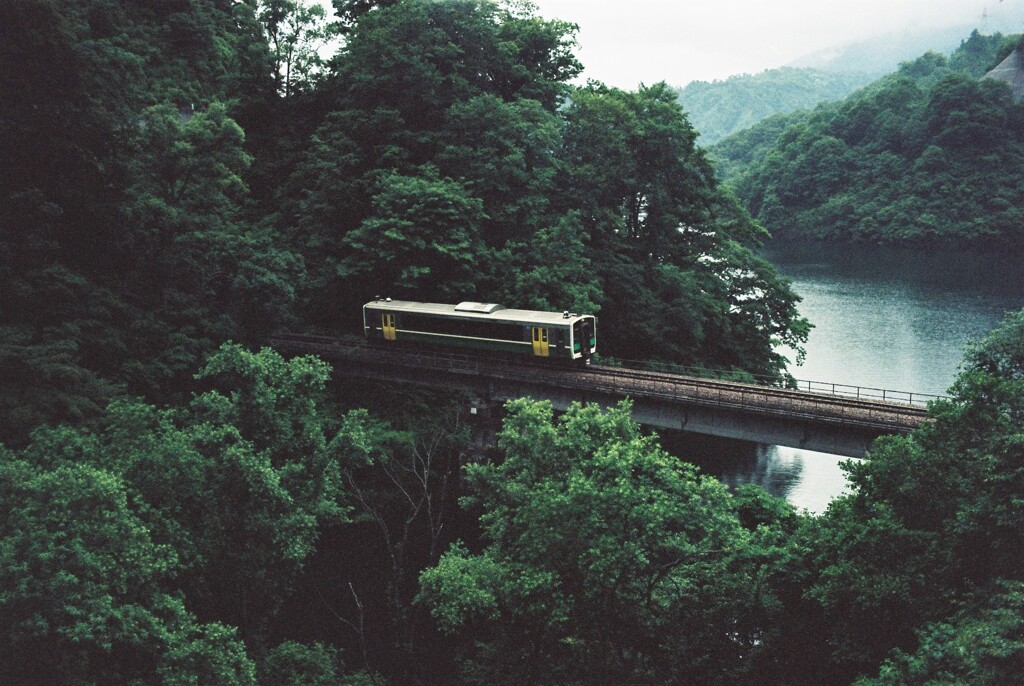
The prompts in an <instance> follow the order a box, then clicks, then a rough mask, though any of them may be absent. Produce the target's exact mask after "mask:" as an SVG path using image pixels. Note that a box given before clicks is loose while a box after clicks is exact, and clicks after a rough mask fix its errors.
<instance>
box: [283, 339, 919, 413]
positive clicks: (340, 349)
mask: <svg viewBox="0 0 1024 686" xmlns="http://www.w3.org/2000/svg"><path fill="white" fill-rule="evenodd" d="M271 344H272V345H274V347H276V348H278V349H280V350H282V351H286V352H295V353H300V354H301V353H307V354H308V353H314V354H320V355H322V356H324V357H327V358H340V359H347V360H351V361H354V362H359V363H361V364H362V365H363V369H368V368H369V366H372V365H384V366H387V367H389V368H394V367H396V366H403V367H411V368H415V369H420V370H435V371H440V372H445V373H449V374H461V375H476V376H486V377H488V378H491V379H503V380H507V381H510V382H516V383H529V384H541V385H545V386H549V387H551V386H554V387H558V388H563V389H572V390H578V391H580V392H581V394H582V395H584V396H585V395H586V394H587V393H607V394H612V395H620V396H632V397H644V398H655V399H665V400H672V401H673V402H677V403H691V404H699V405H711V406H717V407H725V408H731V409H736V410H740V411H743V412H753V413H760V414H766V415H776V416H785V417H796V418H806V419H811V420H814V421H817V422H825V423H837V424H847V425H850V424H853V425H859V426H864V427H870V428H873V429H882V430H892V431H898V432H906V431H909V430H911V429H913V428H915V427H916V426H919V425H920V424H921V423H923V422H924V421H925V419H926V414H927V413H926V409H925V408H924V407H922V406H921V405H920V404H919V403H915V402H913V400H914V399H919V398H922V397H924V395H923V394H917V393H914V394H910V393H907V394H905V396H906V397H902V396H899V395H895V396H894V393H895V392H893V391H885V392H883V393H880V394H875V395H868V394H866V393H861V392H860V391H864V390H870V391H875V390H881V389H857V391H856V392H855V393H849V394H845V393H837V392H835V390H836V389H842V388H844V387H842V386H841V385H840V384H823V386H825V387H826V390H832V391H833V392H832V393H828V392H818V391H816V390H814V389H812V388H810V387H809V388H808V390H805V389H803V388H782V387H777V386H759V385H755V384H748V383H741V382H736V381H723V380H719V379H709V378H700V377H692V376H684V375H680V374H677V373H668V372H660V371H650V370H643V369H634V368H626V367H608V366H601V365H591V366H589V367H584V368H567V367H560V366H557V365H553V364H543V363H536V362H533V361H520V360H515V361H511V360H503V359H497V358H493V357H485V356H480V355H473V354H469V353H462V352H449V351H444V352H440V351H432V350H419V349H398V348H393V347H384V346H374V345H370V344H368V343H366V342H365V341H361V340H358V339H354V340H346V339H338V338H332V337H327V336H312V335H298V334H288V335H281V336H278V337H276V338H275V339H273V340H272V341H271ZM845 388H854V389H856V388H857V387H845ZM911 396H913V398H911ZM929 397H930V398H933V399H934V398H937V397H938V396H929Z"/></svg>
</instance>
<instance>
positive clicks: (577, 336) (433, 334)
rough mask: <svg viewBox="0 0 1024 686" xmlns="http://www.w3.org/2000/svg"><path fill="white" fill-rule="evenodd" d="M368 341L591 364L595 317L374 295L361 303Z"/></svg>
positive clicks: (566, 312) (593, 349)
mask: <svg viewBox="0 0 1024 686" xmlns="http://www.w3.org/2000/svg"><path fill="white" fill-rule="evenodd" d="M363 332H364V333H365V335H366V338H367V339H368V340H370V341H381V342H384V343H391V342H401V341H405V342H408V343H413V344H417V345H423V346H443V347H458V348H472V349H474V350H480V351H488V352H494V353H500V354H506V355H512V356H521V357H524V358H525V357H527V356H531V357H535V358H547V359H552V360H565V361H569V362H575V363H577V364H579V363H582V364H589V362H590V359H591V357H592V356H593V354H594V353H595V352H597V320H596V318H595V317H594V316H593V315H589V314H575V313H572V312H568V311H565V312H544V311H538V310H517V309H509V308H505V307H503V306H501V305H498V304H495V303H480V302H461V303H458V304H455V305H451V304H445V303H428V302H414V301H409V300H392V299H391V298H379V297H378V298H374V299H373V301H371V302H368V303H366V304H365V305H363Z"/></svg>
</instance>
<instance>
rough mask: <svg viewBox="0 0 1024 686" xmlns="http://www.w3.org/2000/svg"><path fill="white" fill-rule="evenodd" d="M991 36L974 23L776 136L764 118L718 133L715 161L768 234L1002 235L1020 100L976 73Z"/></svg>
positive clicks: (1013, 234)
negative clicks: (758, 124) (946, 44)
mask: <svg viewBox="0 0 1024 686" xmlns="http://www.w3.org/2000/svg"><path fill="white" fill-rule="evenodd" d="M1002 42H1003V37H1002V36H999V35H996V36H990V37H982V36H980V35H978V34H977V33H975V34H974V35H972V36H971V38H970V39H968V40H967V41H965V43H964V44H963V45H961V47H960V49H959V50H958V51H957V52H956V53H954V55H953V56H952V57H951V58H949V59H947V58H945V57H944V56H942V55H938V54H935V53H929V54H926V55H924V56H922V57H921V58H919V59H918V60H915V61H914V62H910V63H907V64H904V65H903V66H902V67H901V68H900V70H899V71H898V72H897V73H895V74H892V75H890V76H887V77H885V78H883V79H880V80H878V81H877V82H875V83H874V84H871V85H870V86H868V87H866V88H864V89H863V90H861V91H858V92H857V93H855V94H854V95H852V96H850V97H849V98H848V99H847V100H846V101H844V102H842V103H839V104H834V105H824V106H821V107H819V108H817V109H816V110H814V112H811V113H806V114H805V115H803V116H801V117H800V118H798V119H797V120H795V121H793V122H792V124H791V125H789V126H788V128H785V129H784V130H783V132H782V133H781V135H780V134H779V133H778V130H779V126H780V122H768V123H766V124H765V125H764V131H763V132H761V133H754V132H751V133H747V134H744V135H743V136H742V137H738V139H736V140H731V141H725V142H723V143H722V144H720V145H719V146H716V152H717V155H718V156H719V157H721V158H724V166H722V167H721V168H722V169H726V168H727V169H728V171H729V174H728V175H727V180H728V182H729V183H732V184H734V185H735V186H736V188H737V190H738V192H739V194H740V195H741V197H742V199H743V201H744V202H745V203H746V205H747V207H748V209H749V210H750V211H751V212H752V213H753V214H754V215H755V217H756V218H757V219H759V220H760V221H763V222H764V223H765V225H766V226H767V227H768V228H769V229H770V230H771V231H772V232H773V233H774V234H775V235H777V236H780V237H783V236H810V237H813V238H821V239H827V240H870V241H875V242H894V243H897V242H908V243H911V242H921V241H925V242H930V243H946V244H957V243H962V244H976V245H992V244H1005V245H1009V244H1012V243H1014V242H1015V241H1016V239H1017V236H1018V234H1019V230H1018V226H1019V222H1017V223H1014V219H1013V217H1014V216H1015V211H1014V210H1013V209H1012V208H1011V206H1012V205H1013V203H1012V201H1010V200H1009V198H1011V197H1019V196H1020V195H1021V192H1022V189H1021V187H1020V184H1019V183H1018V180H1019V179H1020V178H1021V173H1020V170H1021V165H1022V163H1024V148H1022V147H1021V146H1022V145H1024V139H1022V137H1021V132H1022V131H1024V129H1022V127H1021V125H1020V121H1022V119H1021V117H1022V112H1024V110H1022V106H1021V105H1020V103H1014V102H1013V101H1012V98H1011V94H1010V91H1009V90H1008V89H1007V88H1005V87H1004V84H1001V83H999V82H997V81H994V80H992V79H981V78H979V77H981V76H982V74H983V73H984V71H985V68H979V64H982V63H985V62H990V61H991V60H993V59H994V57H995V55H996V52H997V51H998V50H999V48H1000V44H1001V43H1002ZM985 55H987V57H985ZM990 66H991V65H990ZM771 136H777V138H775V139H774V140H771ZM740 138H741V139H742V140H741V139H740ZM766 138H767V139H768V140H765V139H766ZM744 141H746V142H744ZM1007 203H1009V204H1007ZM1017 219H1019V217H1017Z"/></svg>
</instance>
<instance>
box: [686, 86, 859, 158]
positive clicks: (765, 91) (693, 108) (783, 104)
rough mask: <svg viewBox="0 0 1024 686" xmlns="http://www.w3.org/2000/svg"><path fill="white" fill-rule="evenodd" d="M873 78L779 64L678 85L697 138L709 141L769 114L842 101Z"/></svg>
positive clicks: (751, 124) (708, 142)
mask: <svg viewBox="0 0 1024 686" xmlns="http://www.w3.org/2000/svg"><path fill="white" fill-rule="evenodd" d="M875 78H876V77H875V76H874V75H873V74H867V73H860V74H857V73H846V74H838V73H828V72H825V71H821V70H818V69H796V68H793V67H780V68H778V69H769V70H767V71H763V72H761V73H760V74H753V75H752V74H742V75H739V76H730V77H729V78H728V79H726V80H725V81H713V82H707V81H693V82H691V83H689V84H688V85H687V86H686V87H685V88H682V89H680V90H679V102H680V104H682V106H683V109H685V110H686V111H687V113H688V114H689V117H690V123H691V124H693V126H694V128H696V129H697V131H699V132H700V141H701V143H702V144H703V145H712V144H714V143H716V142H718V141H719V140H721V139H723V138H725V137H726V136H730V135H732V134H734V133H736V132H738V131H742V130H744V129H748V128H750V127H751V126H754V125H755V124H757V123H758V122H760V121H761V120H763V119H765V118H767V117H770V116H772V115H776V114H787V113H789V112H794V111H796V110H803V109H811V108H813V107H814V106H816V105H818V104H819V103H822V102H832V101H836V100H842V99H843V98H845V97H846V96H848V95H849V94H850V93H852V92H853V91H855V90H856V89H858V88H860V87H861V86H864V85H865V84H867V83H869V82H871V81H873V80H874V79H875Z"/></svg>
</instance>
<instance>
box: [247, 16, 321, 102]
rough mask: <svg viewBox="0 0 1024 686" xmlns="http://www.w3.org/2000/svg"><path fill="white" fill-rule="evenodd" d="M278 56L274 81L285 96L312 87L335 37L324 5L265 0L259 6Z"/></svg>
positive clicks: (261, 18) (275, 60)
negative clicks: (324, 51)
mask: <svg viewBox="0 0 1024 686" xmlns="http://www.w3.org/2000/svg"><path fill="white" fill-rule="evenodd" d="M256 14H257V17H258V18H259V20H260V22H261V23H262V24H263V27H264V30H265V31H266V36H267V39H268V40H269V43H270V48H271V55H272V56H273V59H274V83H275V86H276V89H277V92H278V93H279V94H280V95H281V96H282V97H284V98H290V97H292V96H294V95H296V93H298V92H301V91H305V90H309V89H311V88H312V87H313V86H314V85H315V82H316V79H317V77H318V76H319V75H320V73H321V72H322V69H323V59H322V58H321V56H320V52H319V51H320V50H322V49H323V48H324V47H325V45H326V43H327V41H328V40H329V38H330V36H331V31H330V29H329V26H328V24H327V18H326V13H325V12H324V8H323V5H319V4H316V3H311V4H307V3H306V2H305V0H298V1H296V0H261V1H260V3H259V5H258V6H257V9H256Z"/></svg>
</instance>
